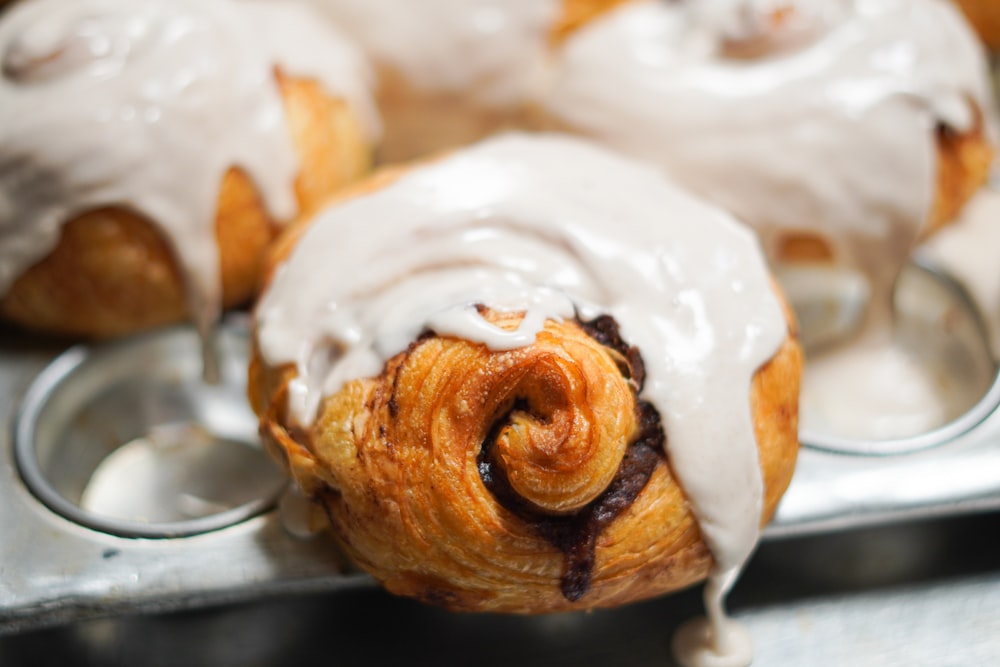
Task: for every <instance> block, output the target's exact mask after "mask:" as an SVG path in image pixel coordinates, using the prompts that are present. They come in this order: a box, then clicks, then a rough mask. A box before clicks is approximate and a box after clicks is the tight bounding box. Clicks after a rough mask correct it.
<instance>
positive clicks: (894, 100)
mask: <svg viewBox="0 0 1000 667" xmlns="http://www.w3.org/2000/svg"><path fill="white" fill-rule="evenodd" d="M545 108H546V109H547V111H548V113H549V114H550V116H551V119H552V121H553V123H554V124H555V125H556V126H558V127H561V128H564V129H570V130H573V131H576V132H580V133H582V134H585V135H588V136H591V137H594V138H596V139H598V140H600V141H602V142H604V143H607V144H608V145H610V146H613V147H616V148H618V149H621V150H623V151H625V152H626V153H629V154H633V155H636V156H639V157H642V158H645V159H648V160H650V161H652V162H654V163H656V164H660V165H662V166H663V167H664V168H666V170H667V171H668V172H670V173H671V174H672V175H673V176H674V177H675V178H677V179H678V180H679V181H680V182H682V183H683V184H685V185H686V186H688V187H690V188H691V189H692V190H693V191H695V192H696V193H699V194H701V195H703V196H705V197H706V198H708V199H710V200H712V201H714V202H716V203H718V204H720V205H722V206H723V207H724V208H726V209H728V210H730V211H732V212H733V213H735V214H736V215H737V217H739V218H741V219H742V220H744V221H746V222H747V223H749V224H750V225H751V226H753V227H754V228H755V229H757V230H758V232H759V233H760V235H761V238H762V242H763V243H764V245H765V250H766V251H767V252H768V255H769V257H771V258H772V259H774V260H781V259H789V258H791V259H795V258H806V259H808V258H817V259H820V260H823V261H827V260H831V259H832V260H835V261H838V262H843V263H846V264H849V265H853V266H860V267H862V269H863V270H864V271H865V272H866V273H867V274H868V275H875V274H878V273H883V272H884V271H885V270H886V269H885V268H884V267H886V266H888V265H894V266H893V267H892V268H891V269H889V270H890V271H893V272H894V271H896V270H898V267H899V265H900V264H901V262H902V261H905V258H906V257H908V255H909V252H910V251H911V249H912V246H913V244H914V242H915V241H916V239H917V237H918V236H920V235H921V234H926V233H928V232H929V231H930V230H932V229H934V228H936V227H938V226H940V225H941V224H944V223H945V222H947V221H948V220H951V219H953V218H954V217H955V215H956V214H957V213H958V211H959V210H960V209H961V207H962V205H963V204H964V202H965V201H967V199H968V198H969V197H970V196H971V195H972V193H973V192H975V190H976V189H977V188H978V187H979V186H980V185H981V184H982V183H983V182H984V181H985V178H986V174H987V171H988V168H989V164H990V160H991V159H992V154H993V151H992V146H991V144H992V141H993V139H994V138H993V136H992V134H991V132H992V130H993V128H992V126H991V125H990V123H991V122H992V120H993V116H992V114H993V104H992V98H991V93H990V87H989V80H988V74H987V65H986V61H985V58H984V56H983V53H982V49H981V47H980V45H979V44H978V42H977V41H976V39H975V37H974V36H973V35H972V33H971V31H970V30H969V29H968V26H967V24H966V22H965V21H964V20H963V19H962V17H961V16H960V14H959V13H958V11H957V10H956V9H955V8H954V7H953V6H952V5H950V3H948V2H946V1H944V0H833V1H824V2H814V1H810V0H739V1H736V2H732V1H719V0H705V1H703V2H695V1H693V0H680V1H678V2H671V3H661V2H643V3H635V4H629V5H626V6H625V7H622V8H620V9H617V10H615V11H613V12H611V13H609V14H606V15H604V16H603V17H601V18H599V19H598V20H596V21H594V22H592V23H590V24H589V25H587V26H585V27H584V28H583V29H581V30H580V31H579V32H577V33H576V34H574V35H572V36H570V37H569V39H568V40H567V42H566V44H565V47H564V48H563V50H562V52H561V60H560V62H559V64H558V66H557V71H556V74H555V78H554V82H553V86H552V88H551V91H550V93H549V94H548V96H547V98H546V100H545ZM889 281H890V282H891V278H890V279H889Z"/></svg>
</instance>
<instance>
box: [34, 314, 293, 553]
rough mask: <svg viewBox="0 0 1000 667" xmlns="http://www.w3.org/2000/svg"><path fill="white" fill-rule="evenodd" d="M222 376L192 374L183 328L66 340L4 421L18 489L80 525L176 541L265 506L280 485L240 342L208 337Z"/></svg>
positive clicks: (233, 336)
mask: <svg viewBox="0 0 1000 667" xmlns="http://www.w3.org/2000/svg"><path fill="white" fill-rule="evenodd" d="M215 342H216V347H217V351H218V360H219V362H220V364H221V371H222V372H221V377H220V379H219V382H218V383H216V384H209V383H206V382H205V381H204V380H203V379H202V377H201V371H202V364H201V354H200V352H201V343H200V340H199V337H198V335H197V334H196V333H195V332H194V331H193V330H191V329H188V328H176V329H170V330H167V331H163V332H157V333H152V334H147V335H143V336H140V337H137V338H134V339H130V340H127V341H124V342H121V343H114V344H107V345H100V346H93V347H87V346H77V347H73V348H71V349H69V350H68V351H66V352H65V353H63V354H62V355H60V356H59V357H57V358H56V359H55V360H54V361H53V362H52V363H51V364H50V365H49V366H48V367H47V368H45V370H44V371H42V373H41V374H40V375H38V377H37V378H36V379H35V380H34V382H33V383H32V384H31V386H30V388H29V389H28V392H27V393H26V394H25V396H24V398H23V400H22V402H21V405H20V409H19V411H18V413H17V416H16V420H15V426H14V458H15V461H16V464H17V469H18V471H19V473H20V475H21V478H22V479H23V481H24V484H25V486H26V487H27V488H28V489H29V490H30V491H31V492H32V493H33V494H34V495H35V496H36V497H37V498H38V499H39V500H41V501H42V502H43V503H44V504H45V505H46V506H47V507H49V508H50V509H51V510H53V511H55V512H57V513H58V514H60V515H62V516H63V517H65V518H67V519H69V520H70V521H73V522H75V523H77V524H79V525H81V526H85V527H87V528H91V529H94V530H98V531H102V532H105V533H108V534H111V535H118V536H122V537H141V538H176V537H184V536H190V535H196V534H200V533H206V532H210V531H213V530H219V529H221V528H225V527H227V526H231V525H234V524H236V523H239V522H241V521H245V520H246V519H249V518H251V517H253V516H256V515H258V514H261V513H262V512H265V511H267V510H269V509H271V508H272V507H273V506H274V505H275V502H276V500H277V497H278V496H279V494H280V493H281V491H282V489H283V488H284V487H285V479H284V476H283V474H282V473H281V472H280V470H279V469H278V467H277V466H276V465H275V464H274V463H273V462H272V461H270V460H269V458H268V456H267V455H266V454H265V452H263V451H262V449H261V448H260V446H259V443H258V439H257V436H256V418H255V417H254V415H253V413H252V412H251V411H250V409H249V407H248V406H247V402H246V397H245V392H246V389H245V387H246V363H247V340H246V336H245V334H244V333H242V332H238V331H236V330H235V329H234V328H232V327H227V328H224V329H222V330H221V331H220V332H219V335H218V336H217V339H216V341H215Z"/></svg>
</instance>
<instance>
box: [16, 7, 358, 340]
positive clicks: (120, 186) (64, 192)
mask: <svg viewBox="0 0 1000 667" xmlns="http://www.w3.org/2000/svg"><path fill="white" fill-rule="evenodd" d="M0 63H2V78H0V146H2V150H0V291H3V290H6V289H7V288H8V287H9V286H10V284H11V283H12V282H13V281H14V280H15V279H16V278H17V277H18V276H19V275H20V274H21V272H22V271H24V269H26V268H27V267H28V266H30V265H31V264H33V263H34V262H36V261H38V260H39V259H41V258H42V257H44V256H45V255H46V254H47V253H48V252H49V251H50V250H51V248H53V247H54V246H55V244H56V243H57V242H58V240H59V236H60V233H61V228H62V225H63V224H64V223H65V222H67V221H68V220H70V219H71V218H73V217H74V216H76V215H78V214H80V213H82V212H84V211H87V210H89V209H93V208H99V207H103V206H120V207H124V208H127V209H131V210H133V211H135V212H138V213H140V214H142V215H144V216H146V217H147V218H148V219H149V220H150V221H151V222H153V223H154V224H155V225H156V226H157V227H158V228H159V229H160V230H161V231H162V233H163V234H164V237H165V238H166V239H167V241H168V242H169V243H170V245H171V247H172V249H173V250H174V252H175V254H176V257H177V260H178V264H179V266H180V267H181V269H182V272H183V275H184V276H185V279H186V283H187V284H186V288H187V290H188V295H189V297H188V298H189V302H190V305H191V311H192V316H193V318H194V319H195V321H196V322H197V323H198V324H199V325H201V326H202V328H205V327H207V326H208V325H209V324H210V323H211V322H212V321H214V320H215V317H216V316H217V313H218V310H219V305H220V291H221V286H220V281H219V267H218V251H217V248H216V241H215V225H214V222H215V209H216V205H217V199H218V193H219V186H220V184H221V182H222V178H223V175H224V174H225V172H226V171H227V170H228V169H230V168H231V167H239V168H241V169H243V170H244V171H245V172H246V173H247V174H248V175H249V176H250V177H251V179H252V180H253V182H254V183H255V185H256V186H257V188H258V190H259V191H260V193H261V195H262V197H263V200H264V201H265V203H266V205H267V207H268V209H269V210H270V213H271V214H272V215H273V217H274V218H276V219H277V220H285V219H288V218H290V217H291V216H292V215H294V213H295V211H296V208H297V204H296V201H295V194H294V190H293V182H294V179H295V176H296V174H297V172H298V163H297V161H298V159H297V156H296V155H295V150H294V147H293V146H292V143H291V136H290V134H289V132H288V129H287V125H286V121H285V115H284V108H283V105H282V98H281V94H280V91H279V90H278V86H277V82H276V79H275V76H274V72H275V68H280V69H281V70H282V71H283V72H285V73H286V74H288V75H291V76H300V77H305V78H313V79H316V80H318V81H320V82H321V83H322V84H323V85H324V87H325V88H326V89H327V90H328V91H329V93H330V94H331V95H332V96H336V97H341V98H343V99H346V100H348V101H349V103H351V104H352V105H353V106H354V108H356V109H357V112H358V114H359V115H360V116H362V117H363V118H366V119H367V122H368V125H369V128H370V130H371V131H372V132H375V131H377V124H376V123H377V121H376V119H375V118H374V116H373V115H372V108H371V102H370V99H369V96H368V92H367V81H366V76H367V73H366V66H365V64H364V61H363V60H362V59H361V57H360V55H359V54H358V53H356V52H355V51H354V50H353V48H352V47H350V46H349V45H348V44H347V43H346V42H344V41H342V40H341V39H340V37H339V35H338V34H337V33H334V32H332V31H331V30H328V29H327V28H326V27H324V26H323V24H322V21H317V20H316V19H315V17H313V16H312V15H311V14H310V13H309V12H308V11H307V10H306V9H304V8H302V7H297V6H285V5H282V3H273V2H259V1H255V2H246V3H236V2H233V1H232V0H211V1H196V0H75V1H74V2H64V1H62V0H35V1H33V2H26V3H19V4H17V5H15V6H14V7H12V8H11V9H10V10H8V11H7V12H5V13H4V15H3V20H2V21H0Z"/></svg>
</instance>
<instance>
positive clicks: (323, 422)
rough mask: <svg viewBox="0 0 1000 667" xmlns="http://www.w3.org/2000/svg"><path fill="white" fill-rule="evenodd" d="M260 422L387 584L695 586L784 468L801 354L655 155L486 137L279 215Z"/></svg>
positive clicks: (722, 564) (415, 592)
mask: <svg viewBox="0 0 1000 667" xmlns="http://www.w3.org/2000/svg"><path fill="white" fill-rule="evenodd" d="M273 259H274V263H275V268H274V269H273V270H272V272H271V273H272V279H271V280H270V283H269V284H268V286H267V287H266V289H265V290H264V292H263V294H262V297H261V300H260V301H259V302H258V305H257V308H256V312H255V324H254V329H253V332H254V333H253V340H254V347H255V351H254V356H253V362H252V364H251V370H250V382H249V386H250V398H251V402H252V404H253V406H254V408H255V410H256V412H257V413H258V415H259V416H260V418H261V432H262V434H263V436H264V439H265V442H266V443H267V444H268V446H269V447H270V449H271V450H272V451H273V452H274V453H275V455H276V456H277V457H278V458H279V459H280V460H281V461H283V462H284V464H285V465H286V466H287V468H288V469H289V471H290V472H291V475H292V476H293V478H294V479H295V480H296V481H297V482H298V484H299V485H300V486H301V488H302V490H303V491H304V492H305V494H306V495H307V496H308V497H309V498H311V499H312V501H313V502H314V503H315V504H316V506H317V507H319V508H321V509H322V511H323V512H324V513H325V515H326V516H327V517H328V520H329V523H330V525H331V526H332V528H333V529H334V533H335V534H336V535H337V536H338V537H339V538H340V540H341V541H342V543H343V545H344V547H345V549H346V551H347V552H348V553H349V554H350V555H351V556H352V557H353V558H354V559H355V560H356V561H357V562H358V563H359V564H360V565H361V567H363V568H364V569H365V570H367V571H369V572H371V573H372V574H373V575H374V576H375V578H376V579H378V580H379V581H380V582H381V583H382V584H383V585H384V586H385V587H386V588H388V589H389V590H390V591H392V592H395V593H398V594H402V595H407V596H412V597H415V598H418V599H421V600H424V601H427V602H430V603H434V604H439V605H443V606H445V607H447V608H449V609H455V610H467V611H503V612H517V613H540V612H551V611H559V610H569V609H591V608H596V607H606V606H612V605H619V604H623V603H626V602H630V601H633V600H637V599H642V598H645V597H649V596H653V595H658V594H661V593H664V592H667V591H672V590H676V589H678V588H681V587H684V586H688V585H690V584H692V583H694V582H696V581H699V580H701V579H703V578H705V577H706V576H709V577H710V581H711V582H712V584H711V585H710V586H709V587H708V590H709V593H708V599H709V605H710V609H711V610H712V616H713V622H715V623H716V625H715V626H713V627H715V628H716V629H717V630H718V632H719V633H720V634H721V633H722V632H723V629H720V628H728V627H729V625H728V623H727V622H726V621H725V619H724V617H723V615H722V614H723V612H722V606H721V597H722V595H724V593H725V591H726V590H727V589H728V587H729V586H731V585H732V583H733V581H734V580H735V577H736V574H737V573H738V571H739V569H740V567H741V565H742V563H743V562H744V561H745V559H746V558H747V556H748V555H749V554H750V552H751V551H752V549H753V548H754V545H755V543H756V540H757V537H758V534H759V528H760V526H761V524H762V523H763V522H764V521H766V520H767V518H768V517H769V516H770V515H771V513H772V512H773V511H774V508H775V506H776V504H777V501H778V499H779V498H780V496H781V494H782V492H783V491H784V489H785V487H786V485H787V484H788V482H789V479H790V476H791V474H792V470H793V467H794V462H795V457H796V451H797V447H798V442H797V434H796V407H797V396H798V378H799V372H800V368H801V357H800V351H799V347H798V344H797V343H796V341H795V334H794V327H793V326H792V325H791V324H790V319H789V314H788V310H787V308H785V307H784V305H783V300H782V297H781V296H780V294H779V292H778V291H777V289H776V287H775V285H774V283H773V281H772V280H771V279H770V277H769V274H768V271H767V269H766V265H765V262H764V260H763V256H762V254H761V253H760V249H759V247H758V245H757V241H756V239H755V237H754V236H753V234H752V233H751V232H750V231H749V230H747V229H746V228H744V227H743V226H742V225H740V224H738V223H737V222H736V221H735V220H733V219H732V218H730V217H729V216H728V215H727V214H725V213H723V212H722V211H720V210H717V209H715V208H713V207H711V206H708V205H706V204H703V203H702V202H700V201H698V200H696V199H694V198H693V197H691V196H690V195H687V194H685V193H684V192H683V191H681V190H679V189H677V188H676V187H674V186H673V185H671V184H670V183H669V182H668V181H667V180H666V179H664V178H663V177H662V176H661V175H660V174H659V173H658V172H657V171H655V170H653V169H651V168H648V167H645V166H640V165H638V164H635V163H633V162H631V161H629V160H627V159H625V158H622V157H620V156H618V155H616V154H613V153H611V152H608V151H605V150H604V149H601V148H598V147H596V146H594V145H591V144H589V143H586V142H583V141H580V140H576V139H571V138H568V137H560V136H546V135H516V134H515V135H506V136H501V137H498V138H493V139H490V140H487V141H485V142H483V143H481V144H478V145H476V146H473V147H470V148H467V149H464V150H461V151H458V152H455V153H453V154H451V155H448V156H445V157H443V158H440V159H438V160H436V161H433V162H430V163H427V164H423V165H420V166H416V167H413V168H395V169H391V170H387V171H384V172H381V173H379V174H378V175H377V176H375V177H374V178H373V179H372V180H369V181H367V182H365V183H363V184H362V185H361V186H360V187H359V188H358V189H357V190H356V191H355V192H353V193H352V196H351V197H350V198H348V199H346V200H344V201H339V202H337V203H336V204H335V205H332V206H330V207H328V208H326V209H324V210H323V211H322V212H320V213H319V214H318V215H317V216H316V217H315V219H313V220H310V221H303V222H302V223H300V224H297V225H296V226H293V227H292V228H291V229H289V230H288V231H287V232H286V233H285V235H284V236H283V237H282V239H281V240H279V243H278V244H277V245H276V247H275V255H274V258H273Z"/></svg>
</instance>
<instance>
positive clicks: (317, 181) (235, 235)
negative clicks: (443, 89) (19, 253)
mask: <svg viewBox="0 0 1000 667" xmlns="http://www.w3.org/2000/svg"><path fill="white" fill-rule="evenodd" d="M278 81H279V84H280V87H281V92H282V96H283V99H284V103H285V109H286V116H287V118H288V124H289V129H290V130H291V134H292V138H293V142H294V144H295V148H296V150H297V152H298V153H299V156H300V160H301V172H300V174H299V177H298V178H297V180H296V183H295V189H296V195H297V196H298V201H299V206H300V209H301V210H302V211H311V210H314V209H315V208H316V207H318V206H319V205H320V203H321V202H322V201H324V200H325V199H326V198H327V197H328V196H329V195H330V193H332V192H334V191H336V189H337V188H339V187H341V186H343V185H344V184H345V183H348V182H350V181H353V180H355V179H356V178H358V177H359V176H361V175H362V174H363V173H365V171H367V169H368V167H369V163H370V154H371V148H370V146H368V145H367V141H366V140H365V139H364V135H363V133H362V132H361V130H360V128H359V126H358V121H357V120H356V118H355V117H354V115H353V113H352V112H351V111H350V110H349V109H348V108H347V106H346V104H345V103H344V102H342V101H340V100H336V99H332V98H330V97H328V96H327V95H325V94H324V93H323V92H322V91H321V89H320V87H319V86H318V85H317V84H316V83H315V82H312V81H306V80H299V79H292V78H287V77H284V76H281V75H280V74H278ZM215 230H216V237H217V240H218V243H219V259H220V273H221V278H222V288H223V303H224V306H226V307H232V306H236V305H239V304H241V303H244V302H246V301H247V300H249V299H250V298H251V297H252V296H253V294H254V293H255V291H256V287H257V284H258V282H259V274H260V270H261V262H262V259H263V256H264V251H265V249H266V248H267V246H268V244H269V243H270V242H271V240H272V239H273V237H274V235H275V233H276V231H277V226H276V224H275V222H274V221H273V220H272V219H271V218H270V216H269V215H268V213H267V210H266V208H265V206H264V203H263V201H262V200H261V198H260V196H259V195H258V193H257V190H256V188H255V187H254V184H253V183H252V182H251V181H250V179H249V178H247V176H246V175H245V174H244V173H242V172H241V171H239V170H237V169H230V170H229V171H228V172H227V173H226V175H225V177H224V178H223V181H222V184H221V186H220V191H219V202H218V207H217V212H216V219H215ZM187 313H188V310H187V301H186V299H185V292H184V285H183V280H182V275H181V272H180V270H179V269H178V266H177V262H176V258H175V256H174V253H173V250H172V249H171V247H170V245H169V244H168V242H167V240H166V239H165V238H164V237H163V236H162V234H160V232H159V231H158V229H157V228H156V226H155V225H154V224H152V223H151V222H150V221H148V220H146V219H144V218H143V217H142V216H140V215H139V214H137V213H134V212H132V211H129V210H125V209H123V208H117V207H111V208H103V209H99V210H95V211H89V212H87V213H84V214H82V215H80V216H78V217H76V218H74V219H73V220H70V221H68V222H67V223H66V224H65V225H64V226H63V230H62V236H61V238H60V241H59V243H58V244H57V246H56V247H55V248H54V249H53V251H52V252H51V253H50V254H49V255H48V256H46V257H45V258H43V259H42V260H41V261H39V262H38V263H36V264H35V265H33V266H31V267H30V268H28V269H27V271H25V273H24V274H23V275H22V276H20V277H19V278H18V279H17V280H16V281H15V282H14V284H13V285H12V286H11V288H10V289H9V290H8V292H7V294H5V295H3V297H2V299H0V316H2V317H3V318H5V319H8V320H10V321H12V322H15V323H17V324H19V325H20V326H23V327H25V328H27V329H33V330H37V331H43V332H47V333H53V334H58V335H65V336H73V337H78V336H83V337H107V336H117V335H122V334H127V333H132V332H136V331H141V330H144V329H149V328H151V327H156V326H160V325H163V324H167V323H172V322H177V321H181V320H184V319H185V318H186V317H187Z"/></svg>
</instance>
